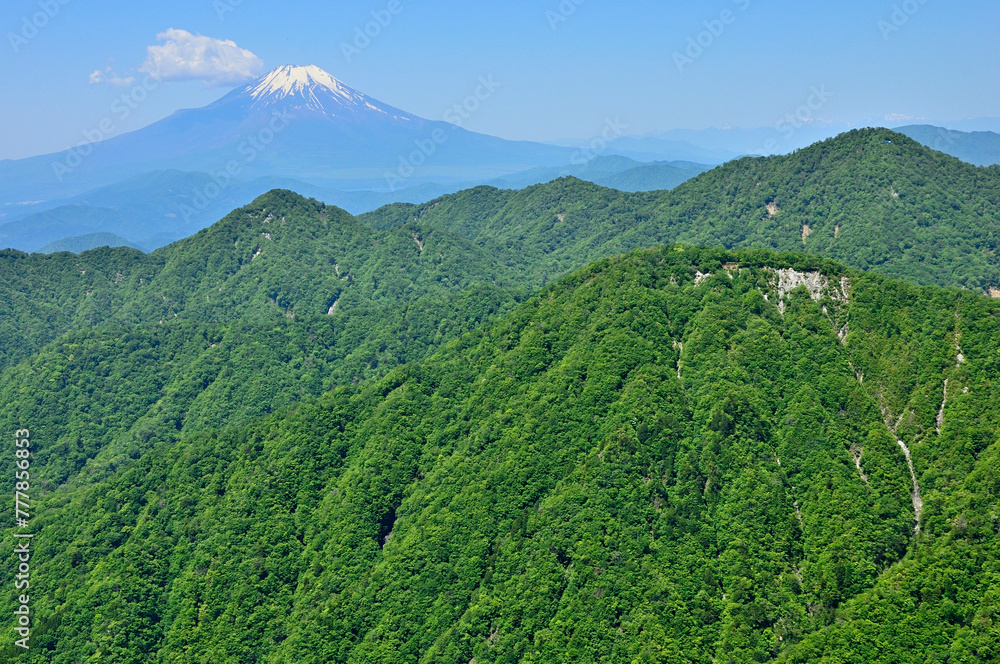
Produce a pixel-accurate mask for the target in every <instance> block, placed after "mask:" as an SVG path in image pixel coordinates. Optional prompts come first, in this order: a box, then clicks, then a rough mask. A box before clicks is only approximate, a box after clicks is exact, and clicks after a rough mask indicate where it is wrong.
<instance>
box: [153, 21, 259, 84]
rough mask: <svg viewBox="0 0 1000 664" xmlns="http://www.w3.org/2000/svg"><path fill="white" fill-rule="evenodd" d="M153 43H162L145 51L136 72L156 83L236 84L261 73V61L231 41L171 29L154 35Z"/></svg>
mask: <svg viewBox="0 0 1000 664" xmlns="http://www.w3.org/2000/svg"><path fill="white" fill-rule="evenodd" d="M156 40H157V41H160V42H164V43H163V44H161V45H156V46H149V47H147V48H146V52H147V57H146V61H145V62H144V63H143V64H142V66H141V67H140V68H139V71H141V72H144V73H146V74H149V75H150V76H152V77H153V78H155V79H157V80H159V81H204V82H205V83H206V84H207V85H219V86H226V85H238V84H240V83H243V82H245V81H248V80H250V79H252V78H255V77H256V76H258V75H260V74H261V73H262V72H263V71H264V62H263V60H261V59H260V58H258V57H257V56H256V55H254V54H253V53H251V52H250V51H248V50H246V49H243V48H240V47H239V46H237V45H236V43H235V42H233V41H230V40H222V39H213V38H211V37H205V36H203V35H192V34H191V33H190V32H188V31H187V30H176V29H174V28H170V29H169V30H167V31H166V32H161V33H160V34H158V35H156Z"/></svg>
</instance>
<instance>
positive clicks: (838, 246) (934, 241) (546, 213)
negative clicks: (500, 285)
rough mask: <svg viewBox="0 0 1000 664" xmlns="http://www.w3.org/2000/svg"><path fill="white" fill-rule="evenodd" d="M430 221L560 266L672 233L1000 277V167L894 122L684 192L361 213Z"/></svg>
mask: <svg viewBox="0 0 1000 664" xmlns="http://www.w3.org/2000/svg"><path fill="white" fill-rule="evenodd" d="M360 218H361V219H362V220H364V221H365V222H367V223H369V224H371V225H372V226H374V227H376V228H389V227H392V226H394V225H398V224H403V223H414V222H419V223H422V224H428V225H431V226H434V227H436V228H441V229H445V230H448V231H450V232H453V233H455V234H457V235H461V236H463V237H466V238H469V239H471V240H473V241H475V242H476V243H477V244H479V245H480V246H482V247H483V248H485V249H487V250H488V251H489V252H490V253H492V254H495V255H498V256H501V257H503V256H509V257H510V259H511V260H517V259H518V258H519V257H521V256H525V255H527V256H530V257H531V262H532V263H534V264H535V265H539V266H542V267H543V269H544V270H545V271H546V274H548V275H557V274H563V273H565V272H567V271H569V270H571V269H573V268H575V267H579V266H580V264H581V260H580V259H581V257H582V258H584V259H585V260H597V259H599V258H602V257H604V256H607V255H609V254H611V253H615V252H619V251H627V250H629V249H633V248H637V247H642V246H652V245H655V244H659V243H665V242H685V243H691V244H702V245H709V246H725V247H759V248H766V249H775V250H782V251H805V252H808V253H814V254H818V255H822V256H827V257H830V258H834V259H836V260H838V261H841V262H843V263H845V264H847V265H850V266H852V267H856V268H859V269H864V270H874V271H877V272H880V273H882V274H886V275H889V276H893V277H897V278H900V279H907V280H909V281H913V282H916V283H921V284H932V285H938V286H952V287H962V288H969V289H972V290H976V291H979V292H985V291H986V290H987V289H989V288H996V287H1000V258H998V256H997V250H998V247H1000V167H991V168H976V167H973V166H970V165H968V164H965V163H962V162H961V161H959V160H957V159H954V158H952V157H948V156H946V155H944V154H941V153H939V152H935V151H933V150H930V149H928V148H925V147H924V146H922V145H920V144H919V143H917V142H915V141H913V140H911V139H909V138H907V137H905V136H903V135H902V134H898V133H896V132H892V131H889V130H883V129H869V130H860V131H854V132H851V133H848V134H844V135H842V136H839V137H837V138H834V139H830V140H828V141H824V142H822V143H817V144H816V145H813V146H811V147H809V148H806V149H804V150H800V151H798V152H795V153H793V154H791V155H788V156H783V157H768V158H749V157H748V158H745V159H740V160H738V161H734V162H730V163H728V164H725V165H724V166H720V167H718V168H715V169H713V170H711V171H708V172H707V173H703V174H702V175H699V176H698V177H696V178H694V179H692V180H689V181H687V182H685V183H684V184H682V185H680V186H679V187H677V188H676V189H675V190H673V191H672V192H655V193H639V194H624V193H620V192H614V191H609V190H605V189H601V188H599V187H597V186H594V185H590V184H587V183H583V182H580V181H578V180H573V179H563V180H558V181H556V182H553V183H551V184H548V185H540V186H537V187H532V188H529V189H526V190H524V191H498V190H495V189H489V188H478V189H472V190H469V191H465V192H460V193H458V194H454V195H451V196H445V197H443V198H440V199H437V200H434V201H431V202H430V203H427V204H424V205H419V206H417V205H402V204H400V205H393V206H389V207H386V208H383V209H381V210H377V211H375V212H372V213H369V214H366V215H363V216H361V217H360Z"/></svg>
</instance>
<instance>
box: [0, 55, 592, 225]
mask: <svg viewBox="0 0 1000 664" xmlns="http://www.w3.org/2000/svg"><path fill="white" fill-rule="evenodd" d="M84 152H85V153H86V154H84ZM572 154H573V150H570V149H567V148H561V147H556V146H551V145H544V144H540V143H530V142H520V141H508V140H504V139H500V138H495V137H491V136H486V135H483V134H477V133H474V132H470V131H467V130H464V129H462V128H460V127H458V126H456V125H455V124H452V123H448V122H444V121H432V120H427V119H424V118H420V117H418V116H416V115H413V114H411V113H407V112H406V111H402V110H400V109H397V108H393V107H392V106H389V105H388V104H384V103H382V102H380V101H378V100H376V99H373V98H371V97H369V96H367V95H365V94H363V93H361V92H359V91H357V90H354V89H353V88H351V87H349V86H347V85H346V84H344V83H342V82H341V81H339V80H337V79H336V78H335V77H334V76H332V75H331V74H329V73H327V72H325V71H323V70H322V69H320V68H319V67H315V66H307V67H298V66H283V67H278V68H277V69H274V70H273V71H271V72H269V73H268V74H266V75H264V76H262V77H261V78H259V79H257V80H256V81H253V82H252V83H250V84H248V85H245V86H242V87H239V88H236V89H234V90H233V91H231V92H230V93H228V94H226V95H225V96H224V97H222V98H221V99H219V100H218V101H216V102H214V103H212V104H210V105H208V106H205V107H204V108H199V109H191V110H182V111H177V112H176V113H174V114H173V115H171V116H169V117H167V118H164V119H163V120H160V121H159V122H156V123H154V124H152V125H149V126H147V127H145V128H143V129H139V130H137V131H134V132H131V133H128V134H123V135H121V136H116V137H114V138H111V139H109V140H105V141H102V142H99V143H93V144H89V145H87V146H85V147H84V148H74V149H72V150H67V151H65V152H62V153H56V154H51V155H44V156H40V157H32V158H28V159H21V160H17V161H4V162H0V205H4V204H10V203H16V202H19V201H25V200H32V201H38V200H43V201H52V200H56V199H64V200H65V199H69V198H71V197H73V196H78V195H80V194H82V193H84V192H87V191H89V190H92V189H95V188H99V187H106V186H109V185H112V184H115V183H118V182H121V181H124V180H126V179H129V178H134V177H136V176H138V175H141V174H144V173H148V172H152V171H165V170H171V169H173V170H178V171H185V172H203V173H208V174H211V175H218V174H222V175H223V178H222V179H225V178H227V177H239V178H242V179H244V180H246V179H253V178H260V177H280V178H293V179H300V180H305V181H308V182H310V183H312V184H314V185H317V186H328V187H334V188H337V189H386V188H388V189H394V188H395V187H396V186H399V185H400V184H401V181H402V183H403V184H405V185H407V186H410V185H415V184H418V183H420V182H428V181H435V182H449V181H454V182H457V181H470V180H476V179H484V180H485V179H489V178H494V177H498V176H502V175H505V174H509V173H514V172H517V171H520V170H525V169H528V168H533V167H538V166H559V165H563V164H566V163H568V162H569V161H570V158H571V156H572ZM393 173H396V174H397V176H399V177H398V178H395V179H394V177H395V176H393V175H392V174H393ZM0 223H2V221H0Z"/></svg>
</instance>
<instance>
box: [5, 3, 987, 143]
mask: <svg viewBox="0 0 1000 664" xmlns="http://www.w3.org/2000/svg"><path fill="white" fill-rule="evenodd" d="M11 4H12V6H11V7H10V8H9V11H8V12H7V16H8V18H7V19H6V28H7V30H5V31H4V32H5V35H6V37H7V42H8V44H7V45H6V46H5V47H3V48H5V49H7V50H6V57H5V59H4V64H3V66H2V67H0V85H2V86H3V89H4V90H5V92H6V93H7V94H5V95H4V97H3V99H2V100H0V113H2V115H3V117H4V118H6V120H7V122H4V123H0V159H17V158H23V157H29V156H34V155H39V154H47V153H51V152H57V151H60V150H64V149H67V148H69V147H71V146H74V145H76V144H78V143H79V142H80V141H81V140H84V136H85V135H86V132H90V133H91V135H93V131H94V128H95V127H98V126H99V125H100V123H101V121H102V120H104V119H105V118H111V119H113V120H114V131H112V132H110V133H109V134H108V135H109V136H114V135H119V134H121V133H126V132H129V131H134V130H136V129H139V128H141V127H144V126H148V125H149V124H152V123H153V122H156V121H157V120H160V119H162V118H164V117H166V116H168V115H170V114H171V113H173V112H175V111H177V110H180V109H185V108H197V107H201V106H205V105H207V104H209V103H211V102H212V101H214V100H216V99H218V98H220V97H222V96H223V95H224V94H226V93H227V92H228V91H229V90H231V89H233V88H234V87H236V86H238V85H239V84H241V83H242V82H244V81H247V80H251V79H252V78H253V77H255V76H256V75H259V74H261V73H263V72H264V71H267V70H270V69H273V68H274V67H277V66H280V65H284V64H300V65H305V64H315V65H317V66H319V67H321V68H323V69H325V70H326V71H329V72H330V73H331V74H333V75H334V76H335V77H337V78H338V79H339V80H341V81H343V82H344V83H346V84H347V85H349V86H351V87H353V88H356V89H358V90H360V91H362V92H364V93H366V94H368V95H370V96H372V97H374V98H376V99H379V100H381V101H383V102H385V103H387V104H391V105H392V106H396V107H398V108H401V109H404V110H406V111H408V112H411V113H414V114H416V115H419V116H421V117H425V118H428V119H434V120H438V119H442V117H443V116H444V115H445V114H446V113H447V112H448V110H449V109H450V108H453V107H454V105H455V104H457V103H461V102H462V101H463V100H466V99H468V98H469V96H470V95H475V94H476V91H477V88H478V87H479V86H480V84H481V83H480V80H481V79H487V80H491V81H493V82H494V86H495V89H493V90H492V91H491V92H490V94H489V96H488V98H487V99H483V100H481V103H479V104H477V108H476V110H475V112H474V113H470V114H469V117H468V118H467V121H466V122H465V123H464V125H463V126H465V127H466V128H467V129H470V130H472V131H476V132H480V133H485V134H490V135H494V136H499V137H502V138H507V139H519V140H533V141H560V140H568V139H583V138H587V137H590V136H595V135H598V134H599V133H600V132H601V129H602V127H603V126H604V124H605V123H606V122H607V121H608V120H614V121H618V122H620V123H621V124H622V125H624V126H626V127H627V130H626V133H627V134H629V135H647V134H659V133H663V132H668V131H670V130H675V129H690V130H701V129H706V128H713V127H715V128H721V127H727V126H732V127H738V128H745V129H754V128H761V127H774V126H776V125H777V124H779V123H780V122H781V121H782V119H783V118H787V117H789V116H791V117H795V116H796V114H797V113H798V114H799V117H803V115H802V113H801V110H802V109H803V108H805V109H808V117H806V118H805V119H806V120H807V123H808V124H809V125H811V126H813V127H824V126H828V127H831V128H839V127H843V128H849V127H852V126H868V125H873V124H883V125H886V126H900V125H902V124H940V125H945V126H949V127H952V128H956V129H962V128H973V129H974V128H977V127H979V128H983V129H986V128H991V127H993V125H992V124H991V122H992V121H991V120H990V118H995V117H996V115H997V114H996V108H997V96H998V93H997V92H996V90H997V85H996V83H997V82H998V74H997V72H996V68H995V67H994V66H993V63H995V62H996V60H997V55H998V54H1000V45H998V44H997V43H996V40H994V39H992V34H991V29H990V28H991V27H992V26H993V25H996V22H997V19H998V18H1000V7H998V6H996V5H993V4H990V5H987V4H986V3H982V2H973V1H970V0H960V1H959V2H954V3H950V4H949V5H947V6H946V5H944V4H943V3H936V2H932V1H931V0H907V1H906V2H877V3H862V2H860V1H858V0H851V1H849V2H845V3H840V4H838V5H837V6H835V7H816V6H801V5H799V4H798V3H794V4H793V3H788V2H786V3H779V4H777V5H767V6H765V5H763V4H762V3H759V2H758V1H757V0H720V1H718V2H714V3H712V4H711V5H710V6H699V7H652V8H650V7H644V6H643V5H642V3H638V2H635V1H634V0H633V1H629V2H623V3H616V4H615V5H614V6H613V7H611V6H605V5H601V4H599V3H593V2H588V1H587V0H562V1H561V2H560V1H559V0H516V1H514V2H509V3H505V4H504V5H503V6H502V7H469V6H466V5H465V4H462V3H457V2H453V1H447V2H440V3H436V4H434V5H429V4H420V3H415V2H413V1H412V0H375V1H372V2H364V3H352V4H351V6H349V7H327V6H324V5H322V4H321V3H317V2H298V3H292V4H290V5H285V6H283V7H275V6H270V5H269V6H260V5H256V4H252V3H245V2H242V0H215V1H214V2H209V1H208V0H200V1H198V2H194V1H190V0H188V1H183V2H178V3H171V4H170V5H169V6H139V7H136V6H134V5H132V4H131V3H129V4H126V3H125V2H122V0H112V1H111V2H108V3H105V4H104V5H102V6H101V7H100V8H91V7H87V6H84V5H82V4H77V3H75V2H73V1H72V0H32V1H22V0H17V1H16V2H14V3H11ZM366 31H367V34H365V33H366ZM154 68H157V71H156V72H155V74H156V76H155V78H147V77H148V76H149V75H150V73H153V72H154ZM137 86H138V88H140V90H139V91H136V87H137ZM817 91H818V92H820V93H821V94H819V95H817V94H816V93H817ZM18 93H20V94H18ZM122 95H127V96H130V97H131V100H130V101H131V103H129V104H128V106H127V110H128V112H127V113H124V109H125V107H123V106H122V105H121V98H122ZM972 118H983V119H984V121H982V122H980V123H979V124H978V125H977V124H976V123H968V122H966V123H965V124H967V125H969V126H968V127H963V126H961V125H962V124H963V121H965V120H969V119H972ZM997 124H1000V121H997Z"/></svg>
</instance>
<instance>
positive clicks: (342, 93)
mask: <svg viewBox="0 0 1000 664" xmlns="http://www.w3.org/2000/svg"><path fill="white" fill-rule="evenodd" d="M243 93H244V94H247V95H249V96H250V97H252V98H253V99H254V101H255V105H256V104H257V103H262V104H271V103H275V102H278V101H282V100H284V99H287V98H289V97H292V98H299V99H301V100H302V101H304V102H305V103H304V107H305V108H309V109H312V110H314V111H320V112H322V113H332V112H333V111H334V110H335V108H336V107H338V106H339V107H341V108H345V107H346V108H352V109H361V108H364V109H368V110H370V111H375V112H378V113H386V111H385V109H382V108H379V107H378V106H375V105H374V104H372V103H371V101H370V100H369V98H368V97H366V96H365V95H363V94H361V93H360V92H358V91H357V90H354V89H353V88H351V87H348V86H347V85H344V84H343V83H342V82H340V81H338V80H337V79H336V78H334V77H333V75H332V74H330V73H328V72H326V71H324V70H322V69H320V68H319V67H317V66H315V65H309V66H307V67H295V66H292V65H285V66H284V67H278V68H277V69H275V70H274V71H272V72H270V73H269V74H266V75H265V76H264V77H263V78H261V79H259V80H257V81H255V82H254V83H251V84H250V85H249V86H247V87H246V89H244V91H243Z"/></svg>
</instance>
